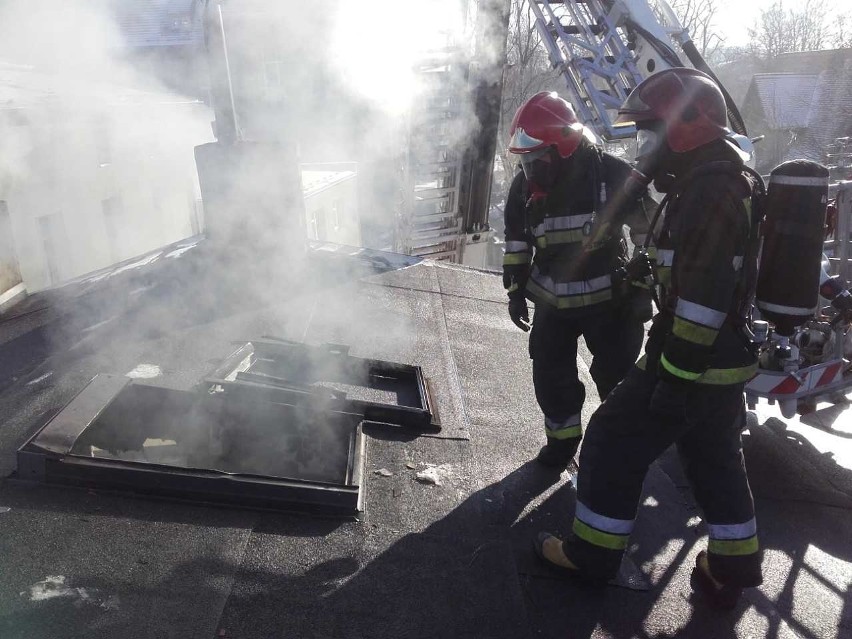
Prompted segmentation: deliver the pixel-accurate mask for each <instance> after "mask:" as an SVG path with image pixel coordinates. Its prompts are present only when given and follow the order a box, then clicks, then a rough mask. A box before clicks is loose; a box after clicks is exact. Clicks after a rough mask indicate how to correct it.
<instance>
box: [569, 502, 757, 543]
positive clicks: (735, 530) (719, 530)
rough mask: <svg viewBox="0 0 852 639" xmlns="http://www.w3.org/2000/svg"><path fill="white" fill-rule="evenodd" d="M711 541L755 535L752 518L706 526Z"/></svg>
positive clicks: (755, 525) (745, 537) (754, 522)
mask: <svg viewBox="0 0 852 639" xmlns="http://www.w3.org/2000/svg"><path fill="white" fill-rule="evenodd" d="M578 507H579V504H578ZM707 528H709V529H710V538H711V539H747V538H749V537H753V536H754V535H756V534H757V521H755V519H754V517H752V518H751V519H749V520H748V521H747V522H745V523H742V524H711V523H708V524H707Z"/></svg>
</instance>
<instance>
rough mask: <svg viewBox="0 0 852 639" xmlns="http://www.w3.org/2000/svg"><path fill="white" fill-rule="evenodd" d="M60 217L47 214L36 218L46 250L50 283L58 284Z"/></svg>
mask: <svg viewBox="0 0 852 639" xmlns="http://www.w3.org/2000/svg"><path fill="white" fill-rule="evenodd" d="M59 218H60V215H59V214H58V213H55V214H53V215H45V216H42V217H39V218H36V226H37V227H38V233H39V237H40V239H41V245H42V249H43V250H44V260H45V270H46V271H47V279H48V284H56V283H57V282H59V281H60V279H61V273H60V270H59V247H60V246H61V241H60V238H59Z"/></svg>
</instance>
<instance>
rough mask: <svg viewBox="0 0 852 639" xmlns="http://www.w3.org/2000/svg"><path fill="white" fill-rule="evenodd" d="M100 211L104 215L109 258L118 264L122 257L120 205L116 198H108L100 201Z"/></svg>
mask: <svg viewBox="0 0 852 639" xmlns="http://www.w3.org/2000/svg"><path fill="white" fill-rule="evenodd" d="M101 210H102V211H103V215H104V227H105V228H106V235H107V242H109V251H110V256H111V259H112V261H113V262H118V261H119V260H120V259H121V258H122V255H123V252H122V243H123V235H124V234H123V233H122V223H123V221H122V219H121V217H122V215H121V213H122V204H121V198H120V197H118V196H113V197H108V198H107V199H105V200H101Z"/></svg>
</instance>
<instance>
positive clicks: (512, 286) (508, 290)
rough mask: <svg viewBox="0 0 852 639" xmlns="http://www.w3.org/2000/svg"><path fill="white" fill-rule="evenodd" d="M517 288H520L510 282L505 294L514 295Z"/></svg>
mask: <svg viewBox="0 0 852 639" xmlns="http://www.w3.org/2000/svg"><path fill="white" fill-rule="evenodd" d="M519 288H520V287H519V286H518V283H517V282H512V284H511V285H510V286H509V288H507V289H506V292H507V293H514V292H515V291H517V290H518V289H519Z"/></svg>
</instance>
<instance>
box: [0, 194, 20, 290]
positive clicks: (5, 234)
mask: <svg viewBox="0 0 852 639" xmlns="http://www.w3.org/2000/svg"><path fill="white" fill-rule="evenodd" d="M20 282H21V272H20V270H19V269H18V257H17V254H16V252H15V241H14V238H13V237H12V220H11V217H10V216H9V207H8V206H7V205H6V202H5V201H3V200H0V294H2V293H4V292H5V291H6V290H8V289H9V288H11V287H13V286H15V285H16V284H19V283H20Z"/></svg>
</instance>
